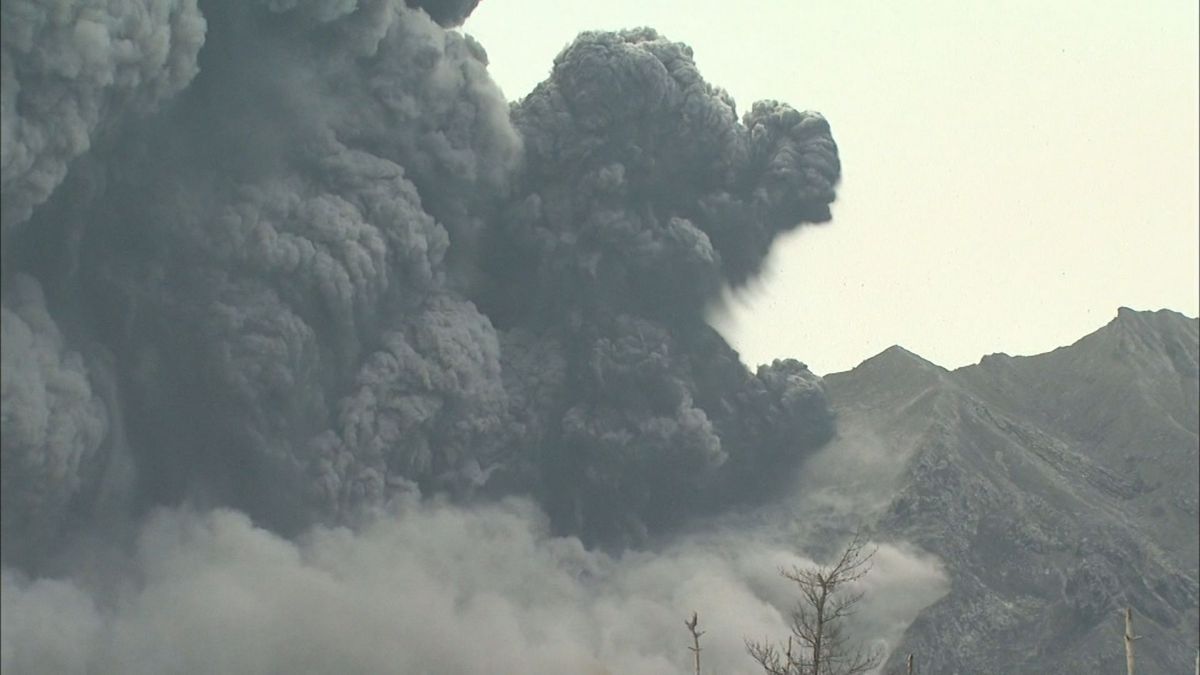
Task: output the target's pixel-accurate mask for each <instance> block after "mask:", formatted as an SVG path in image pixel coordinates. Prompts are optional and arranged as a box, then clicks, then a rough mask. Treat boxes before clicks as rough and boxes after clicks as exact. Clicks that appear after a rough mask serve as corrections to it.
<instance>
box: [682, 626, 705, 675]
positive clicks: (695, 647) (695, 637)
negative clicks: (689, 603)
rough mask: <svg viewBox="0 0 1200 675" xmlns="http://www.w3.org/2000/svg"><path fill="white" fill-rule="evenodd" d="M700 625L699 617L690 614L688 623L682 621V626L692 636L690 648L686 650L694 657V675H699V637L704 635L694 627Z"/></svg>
mask: <svg viewBox="0 0 1200 675" xmlns="http://www.w3.org/2000/svg"><path fill="white" fill-rule="evenodd" d="M699 623H700V616H699V615H698V614H696V613H695V612H692V618H691V620H690V621H684V622H683V625H684V626H686V627H687V629H688V632H689V633H691V634H692V646H691V647H688V649H689V650H690V651H691V652H692V654H694V655H695V656H696V664H695V665H696V675H700V636H701V635H704V631H702V630H696V625H697V624H699Z"/></svg>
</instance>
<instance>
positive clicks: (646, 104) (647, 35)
mask: <svg viewBox="0 0 1200 675" xmlns="http://www.w3.org/2000/svg"><path fill="white" fill-rule="evenodd" d="M513 121H514V123H515V124H516V126H517V128H518V129H519V130H520V132H521V135H522V137H523V138H524V140H525V150H526V152H525V162H524V165H523V171H522V173H521V175H520V179H519V180H518V181H517V183H516V188H515V190H514V193H513V195H512V197H511V198H510V200H509V205H508V206H507V207H506V208H505V209H504V210H503V211H502V213H501V214H500V216H499V218H498V219H497V225H496V226H495V227H493V228H491V229H490V230H489V231H488V233H487V234H488V242H489V243H488V245H487V246H486V247H485V248H486V250H488V251H489V252H490V255H489V257H488V258H486V259H484V260H482V261H481V262H482V266H483V268H484V269H485V270H486V271H487V273H488V275H489V277H488V283H487V284H486V285H485V286H484V287H483V288H482V289H480V290H479V292H478V295H479V297H480V299H481V302H482V306H483V307H484V308H485V311H486V312H487V313H488V315H489V316H490V317H491V318H492V321H493V322H494V323H495V324H496V325H498V326H499V327H501V329H502V330H517V331H520V332H521V333H522V334H525V333H527V332H528V331H534V332H536V333H538V334H539V339H538V340H536V341H532V342H531V341H529V340H528V339H522V340H520V341H515V342H513V343H512V344H511V347H510V348H509V353H508V354H506V358H507V363H510V364H512V365H511V367H510V368H509V376H510V377H511V379H513V380H520V379H523V378H529V379H533V380H535V381H538V382H540V383H542V385H543V386H545V385H546V383H545V378H544V377H543V375H542V373H541V372H540V367H539V366H538V365H537V363H535V362H534V360H533V359H531V358H522V357H520V356H519V355H516V354H513V352H518V351H520V350H521V349H522V348H524V347H532V348H533V349H536V350H537V351H538V352H539V353H546V352H548V351H549V352H550V353H555V354H565V355H568V356H567V358H566V361H567V367H566V369H565V371H566V372H565V373H563V375H562V377H561V379H559V380H558V381H557V382H556V383H555V384H554V387H555V389H554V391H553V392H552V393H548V395H547V397H546V400H547V403H548V404H549V405H551V406H553V408H552V409H554V410H555V414H554V415H553V416H551V417H550V418H549V419H546V418H544V417H543V418H542V419H541V420H540V422H541V423H542V424H544V425H545V426H544V427H541V428H536V429H535V435H534V437H533V439H529V440H527V441H525V443H524V445H525V447H527V448H535V452H537V453H538V454H537V457H538V463H539V466H540V467H541V471H542V473H543V476H544V480H542V481H541V484H542V485H543V486H544V487H545V490H546V491H547V492H548V493H549V494H548V499H549V501H550V502H551V503H552V504H554V505H555V506H554V508H552V509H551V511H552V513H554V514H555V515H556V517H559V518H563V519H565V522H562V523H560V524H562V526H563V527H564V528H565V529H569V530H582V531H584V532H591V531H593V530H594V529H599V530H601V531H603V532H604V533H605V534H606V535H613V536H619V535H620V534H621V533H624V534H633V535H634V536H635V537H636V536H639V535H640V534H644V530H645V528H647V527H649V528H650V529H654V528H655V527H660V526H667V525H669V524H670V523H672V522H677V521H678V520H680V519H681V518H682V517H683V516H684V515H685V514H687V513H689V512H694V511H695V510H697V509H701V508H702V507H703V504H705V503H711V502H712V501H713V499H712V496H713V494H714V493H715V494H721V495H723V496H736V495H738V494H740V493H742V492H744V491H746V490H747V489H752V490H761V489H762V488H763V483H764V481H766V477H767V476H770V475H772V474H774V473H775V472H776V471H777V470H778V469H779V468H781V467H783V466H786V465H787V463H788V460H789V459H794V458H795V457H797V456H798V455H799V453H801V452H803V451H804V449H805V448H809V447H812V446H814V445H816V444H819V443H820V442H822V441H823V440H824V439H825V438H826V437H827V434H828V433H829V430H830V423H829V419H828V416H827V413H826V410H825V399H824V392H823V389H822V386H821V383H820V381H819V380H818V378H816V377H815V376H813V375H812V373H810V372H809V371H808V369H807V368H805V367H804V366H803V365H802V364H800V363H798V362H795V361H786V362H776V363H775V364H773V365H771V366H767V367H764V368H762V369H760V370H759V372H758V373H757V374H754V375H751V374H750V373H747V372H746V370H745V368H744V367H742V366H741V364H740V363H739V362H738V359H737V355H736V354H735V353H734V352H733V351H732V350H731V349H730V348H729V347H728V345H726V344H725V342H724V341H723V340H722V339H721V338H720V337H719V336H718V335H717V334H716V333H715V332H714V331H712V329H711V328H709V327H708V326H707V324H705V322H704V319H703V311H704V308H705V307H706V305H707V304H708V303H710V302H712V301H713V300H714V298H715V297H716V296H717V295H718V293H719V291H720V289H721V287H722V286H723V285H724V284H740V283H742V282H744V281H745V280H746V279H747V278H749V277H751V276H753V275H754V274H755V273H756V272H757V271H758V269H759V267H760V265H761V264H762V260H763V258H764V257H765V255H766V253H767V251H768V249H769V247H770V244H771V242H772V240H773V239H774V238H775V236H776V235H778V234H779V233H780V232H783V231H786V230H789V229H791V228H793V227H795V226H797V225H799V224H801V223H804V222H820V221H824V220H828V219H829V217H830V213H829V204H830V202H832V201H833V199H834V190H833V186H834V184H835V183H836V182H837V180H838V176H839V171H840V167H839V163H838V158H837V148H836V146H835V144H834V142H833V139H832V138H831V136H830V134H829V125H828V124H827V123H826V122H825V120H824V119H823V118H822V117H821V116H820V115H817V114H815V113H801V112H797V111H796V110H793V109H791V108H790V107H788V106H786V105H783V104H780V103H776V102H760V103H756V104H755V105H754V106H753V107H752V108H751V110H750V112H749V113H748V114H746V115H745V116H744V117H743V118H742V119H741V120H739V119H738V116H737V114H736V112H735V109H734V103H733V100H732V99H731V98H730V97H729V95H728V94H726V93H725V92H724V91H722V90H720V89H718V88H716V87H713V86H711V85H709V84H708V83H706V82H705V81H704V80H703V78H701V77H700V74H699V73H698V72H697V70H696V66H695V63H694V62H693V60H692V52H691V49H690V48H688V47H687V46H686V45H683V44H680V43H676V42H671V41H669V40H667V39H665V38H663V37H662V36H660V35H658V34H657V33H655V32H654V31H652V30H649V29H640V30H634V31H624V32H619V33H585V34H583V35H581V36H580V37H579V38H578V39H577V40H576V41H575V43H574V44H573V45H571V46H570V47H568V48H567V49H566V50H565V51H563V53H562V54H560V55H559V57H558V58H557V59H556V60H555V64H554V68H553V70H552V72H551V74H550V78H549V79H548V80H547V81H546V82H544V83H542V84H541V85H539V86H538V87H537V88H536V89H534V91H533V92H532V93H531V94H530V95H529V96H527V97H526V98H525V99H524V100H523V101H521V102H520V103H519V104H517V105H516V106H515V107H514V109H513ZM513 357H515V358H513ZM523 364H533V365H534V368H533V372H529V371H528V370H526V369H525V368H523V367H522V365H523ZM523 405H524V404H523ZM716 501H718V502H723V501H725V500H723V499H719V500H716Z"/></svg>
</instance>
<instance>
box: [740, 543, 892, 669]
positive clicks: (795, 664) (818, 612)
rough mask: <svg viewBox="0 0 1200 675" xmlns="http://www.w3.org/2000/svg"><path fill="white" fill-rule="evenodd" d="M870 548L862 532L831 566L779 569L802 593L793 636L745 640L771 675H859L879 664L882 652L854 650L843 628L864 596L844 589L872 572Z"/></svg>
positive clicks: (795, 613)
mask: <svg viewBox="0 0 1200 675" xmlns="http://www.w3.org/2000/svg"><path fill="white" fill-rule="evenodd" d="M866 544H867V542H866V538H865V537H864V536H863V535H862V532H861V531H859V532H856V533H855V534H854V537H853V538H852V539H851V540H850V543H849V544H847V545H846V548H845V549H844V550H843V551H842V554H841V556H840V557H839V558H838V559H837V561H836V562H834V563H833V564H832V565H830V566H828V567H821V566H818V567H812V568H805V569H802V568H799V567H794V566H793V567H792V568H791V569H781V570H779V573H780V574H781V575H783V577H784V578H786V579H788V580H789V581H792V582H794V583H795V584H796V587H797V588H798V589H799V590H800V600H799V603H798V604H797V606H796V609H795V610H794V611H793V612H792V616H791V619H792V626H791V629H792V631H791V635H789V636H788V638H787V642H786V643H785V644H783V645H775V644H772V643H770V642H753V641H750V640H747V641H746V651H748V652H749V653H750V656H751V657H753V658H754V660H755V661H757V662H758V663H759V665H761V666H762V668H763V670H764V671H766V672H767V673H768V674H769V675H861V674H862V673H865V672H867V671H868V670H871V669H872V668H874V667H875V666H877V665H879V662H880V660H881V657H882V654H880V653H879V652H878V651H877V650H871V649H864V648H862V647H861V646H853V647H852V646H851V645H850V644H849V637H848V636H847V635H846V633H845V627H844V626H843V625H842V624H843V619H846V618H847V617H849V616H851V615H852V614H853V613H854V607H855V605H857V604H858V602H859V601H860V600H862V597H863V595H862V593H856V592H850V591H848V590H847V589H846V585H847V584H851V583H853V582H855V581H857V580H859V579H861V578H863V577H864V576H866V575H867V573H868V572H870V571H871V558H872V557H874V555H875V550H874V549H871V550H867V546H866Z"/></svg>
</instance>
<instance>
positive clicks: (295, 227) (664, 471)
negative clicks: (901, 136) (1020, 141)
mask: <svg viewBox="0 0 1200 675" xmlns="http://www.w3.org/2000/svg"><path fill="white" fill-rule="evenodd" d="M474 4H475V3H474V2H471V1H469V0H467V1H455V0H451V1H448V2H426V1H420V2H408V3H404V2H399V1H393V0H358V1H355V0H258V1H256V2H233V1H222V0H211V1H209V2H201V3H200V5H199V7H197V6H196V5H195V4H190V3H188V2H178V3H172V2H165V1H163V2H153V3H150V4H149V5H143V4H136V3H129V4H126V3H117V2H109V3H103V2H93V3H80V4H79V5H78V6H76V5H72V4H70V3H67V4H63V3H57V4H56V3H49V2H46V3H41V2H28V1H27V2H18V1H14V2H11V3H8V2H6V4H5V5H4V28H3V37H4V43H3V50H4V160H3V167H4V183H3V190H4V192H3V197H4V203H5V212H4V213H5V244H6V245H5V249H6V250H5V253H4V256H5V258H4V260H5V266H4V273H3V274H4V276H3V281H4V294H3V297H4V314H3V329H4V338H5V347H4V349H5V351H4V366H5V367H4V373H3V384H4V401H3V402H4V444H3V461H4V471H5V479H4V480H5V483H4V488H5V489H4V495H3V500H4V503H3V510H4V514H5V520H4V536H5V547H4V550H5V553H4V556H5V558H4V560H5V562H6V563H7V564H19V565H21V566H22V567H26V568H29V569H37V568H38V566H39V564H40V563H39V560H44V559H49V558H53V557H54V553H55V551H54V549H55V546H54V545H53V544H52V542H53V541H55V540H56V537H57V536H58V535H59V534H60V533H62V532H63V531H74V532H87V531H88V530H89V529H93V528H95V527H98V526H97V525H96V523H95V522H92V521H90V520H89V518H90V514H92V513H93V512H94V511H95V509H94V507H95V505H96V500H97V499H99V497H98V495H100V494H102V493H103V494H105V495H108V497H109V498H112V492H113V491H114V490H115V491H118V492H121V494H120V495H119V498H116V499H115V501H114V502H113V503H117V504H122V505H124V507H123V508H125V509H126V510H127V511H128V514H127V515H128V516H129V517H130V518H132V519H134V520H136V519H137V518H139V517H140V515H141V514H144V513H145V512H146V511H147V510H149V509H151V508H153V507H156V506H162V505H166V506H178V505H180V504H187V505H189V507H191V508H196V509H201V510H204V509H209V508H215V507H232V508H235V509H238V510H241V511H243V512H245V513H246V514H248V515H249V516H250V517H252V518H253V519H254V520H255V522H256V523H258V524H262V525H264V526H266V527H268V528H270V529H271V530H273V531H275V532H277V533H279V534H282V535H284V536H291V535H294V534H296V533H299V532H301V531H304V530H305V529H306V528H308V527H309V526H311V525H313V524H314V523H323V524H326V525H335V524H346V523H351V524H352V523H355V522H358V519H359V518H361V517H363V516H364V515H367V514H369V513H371V512H374V511H375V510H377V509H378V508H380V507H382V506H383V505H385V504H387V503H388V502H389V501H393V500H395V499H397V498H401V497H403V496H404V495H410V496H411V495H414V494H423V495H426V496H428V495H432V494H436V493H442V492H444V493H448V494H450V495H452V496H454V497H456V498H461V499H468V498H472V497H475V498H491V497H496V496H499V495H506V494H513V493H517V494H528V495H531V496H532V497H534V498H535V499H536V500H538V501H539V502H540V504H541V505H542V506H543V507H544V508H545V509H546V510H547V512H548V514H549V517H550V522H551V527H552V528H553V530H554V531H555V532H558V533H573V534H578V535H580V536H581V537H582V539H583V541H584V542H585V543H587V544H592V543H603V544H608V545H613V546H619V545H622V544H634V545H636V544H640V543H643V542H645V541H647V538H648V537H649V536H651V535H652V534H653V533H654V532H658V531H667V530H670V529H671V528H673V527H675V526H677V525H679V524H681V523H682V522H683V521H684V520H685V519H686V518H687V517H690V516H692V515H696V514H699V513H701V512H703V511H705V510H706V509H715V508H720V507H722V506H724V505H726V504H729V503H732V502H735V501H738V500H742V499H746V498H748V497H750V496H753V495H763V494H768V493H769V490H768V489H766V488H769V487H770V486H771V485H772V483H773V480H772V479H774V478H778V477H780V476H785V475H787V471H786V469H787V468H788V467H791V466H794V464H795V461H796V460H797V459H798V458H799V457H801V456H803V455H804V453H805V452H807V451H808V450H810V449H812V448H814V447H816V446H818V445H820V444H821V443H823V442H824V441H825V440H827V439H828V437H829V436H830V434H831V432H832V420H831V417H830V414H829V412H828V407H827V404H826V400H825V395H824V389H823V385H822V383H821V381H820V379H819V378H817V377H816V376H815V375H813V374H812V373H811V372H810V371H809V370H808V369H807V368H806V367H805V366H804V365H803V364H801V363H799V362H797V361H790V360H789V361H778V362H776V363H774V364H772V365H769V366H764V367H761V368H759V370H758V371H757V372H755V373H751V372H749V371H747V369H746V368H745V366H743V365H742V364H741V363H740V361H739V359H738V356H737V354H736V353H735V352H734V351H733V350H732V349H731V348H730V347H729V346H728V345H727V344H726V343H725V342H724V340H723V339H721V337H720V336H719V335H718V334H717V333H716V332H714V331H713V330H712V329H711V328H709V327H708V326H707V325H706V324H705V322H704V318H703V315H704V311H705V307H706V306H707V305H708V304H709V303H711V302H713V301H714V300H715V299H716V298H717V297H718V295H719V292H720V289H721V288H722V287H723V286H724V285H727V284H732V285H737V284H741V283H743V282H745V281H746V280H747V279H749V278H751V277H753V276H754V275H755V274H756V273H757V272H758V270H759V268H760V266H761V264H762V261H763V258H764V256H765V255H766V254H767V252H768V250H769V248H770V246H771V243H772V241H773V240H774V238H775V237H776V236H777V235H778V234H780V233H781V232H785V231H787V230H789V229H792V228H794V227H796V226H798V225H800V224H802V223H810V222H822V221H825V220H828V219H829V217H830V211H829V205H830V203H831V202H832V201H833V200H834V185H835V184H836V182H837V180H838V177H839V170H840V168H839V164H838V158H837V149H836V146H835V144H834V142H833V139H832V137H831V136H830V131H829V126H828V124H827V123H826V122H825V120H824V119H823V118H822V117H821V116H820V115H817V114H815V113H807V112H799V111H796V110H794V109H792V108H790V107H788V106H786V105H784V104H781V103H776V102H760V103H756V104H754V105H753V106H751V108H750V110H749V112H747V113H746V114H745V115H744V116H742V117H740V118H739V116H738V114H737V112H736V110H735V106H734V103H733V101H732V99H731V98H730V97H729V96H728V95H727V94H726V93H725V92H723V91H722V90H720V89H718V88H716V87H713V86H712V85H709V84H708V83H706V82H705V81H704V80H703V78H701V77H700V75H699V73H698V72H697V70H696V67H695V63H694V62H693V59H692V54H691V51H690V49H689V48H688V47H686V46H685V45H682V44H680V43H675V42H671V41H669V40H667V39H665V38H663V37H662V36H659V35H658V34H657V33H655V32H653V31H651V30H648V29H641V30H636V31H627V32H619V33H585V34H583V35H581V36H580V37H579V38H578V40H576V41H575V43H574V44H573V45H571V46H570V47H568V48H567V49H566V50H564V52H563V53H562V54H561V55H559V57H558V59H557V60H556V61H555V65H554V68H553V71H552V73H551V75H550V77H549V79H548V80H547V81H546V82H544V83H543V84H541V85H539V86H538V87H537V88H536V89H535V90H534V91H533V92H532V93H531V94H530V95H529V96H528V97H526V98H525V99H524V100H523V101H520V102H519V103H516V104H513V105H512V106H510V105H509V103H508V102H507V101H505V100H504V98H503V96H502V95H501V93H500V91H499V90H498V88H497V87H496V86H495V85H494V84H493V83H492V82H491V80H490V78H489V77H488V73H487V56H486V53H485V52H484V50H483V48H482V47H481V46H480V45H479V44H478V43H476V42H475V41H474V40H473V39H472V38H470V37H469V36H467V35H464V34H462V33H460V32H457V31H454V30H448V27H453V26H455V25H458V24H461V23H462V21H463V20H464V19H465V18H466V16H467V14H468V13H469V12H470V10H471V9H472V8H473V6H474ZM201 13H203V16H201ZM206 27H207V29H206ZM206 30H207V32H206ZM201 44H203V49H201ZM185 85H186V86H185ZM52 101H57V102H58V103H56V104H55V105H51V102H52ZM97 139H100V140H99V141H97ZM89 148H91V150H90V151H89ZM17 225H20V227H17ZM10 364H11V366H12V367H10ZM114 429H117V430H120V433H119V434H117V433H115V432H114V431H113V430H114ZM118 436H119V437H118ZM118 456H119V457H120V458H128V461H131V462H132V465H133V469H134V477H133V479H132V480H117V479H115V478H114V476H113V473H114V472H115V471H117V469H118V468H120V467H122V466H124V463H125V461H124V460H122V461H118V460H117V459H115V458H116V457H118ZM33 542H50V543H36V544H35V543H33ZM10 543H13V546H12V547H10V546H9V544H10ZM23 548H24V549H27V550H28V551H30V552H29V553H22V554H21V555H20V556H19V558H18V557H17V555H16V554H15V553H10V551H14V552H15V551H18V550H22V549H23Z"/></svg>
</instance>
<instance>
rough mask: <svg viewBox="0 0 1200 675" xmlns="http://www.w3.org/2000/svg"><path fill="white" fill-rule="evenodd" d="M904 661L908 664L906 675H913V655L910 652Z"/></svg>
mask: <svg viewBox="0 0 1200 675" xmlns="http://www.w3.org/2000/svg"><path fill="white" fill-rule="evenodd" d="M905 660H906V661H907V662H908V670H907V672H908V675H913V655H912V653H911V652H910V653H909V655H908V658H907V659H905Z"/></svg>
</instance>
